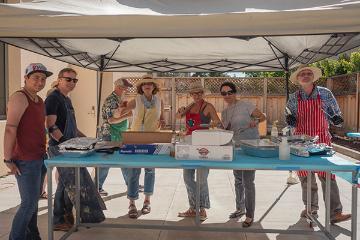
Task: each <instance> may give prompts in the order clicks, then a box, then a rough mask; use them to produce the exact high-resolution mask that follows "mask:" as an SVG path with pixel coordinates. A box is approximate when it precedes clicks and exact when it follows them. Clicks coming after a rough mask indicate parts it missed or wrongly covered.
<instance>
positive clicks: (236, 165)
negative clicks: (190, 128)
mask: <svg viewBox="0 0 360 240" xmlns="http://www.w3.org/2000/svg"><path fill="white" fill-rule="evenodd" d="M45 164H46V165H47V166H51V167H57V166H62V167H95V166H101V167H125V168H140V167H147V168H185V169H191V168H211V169H245V170H250V169H257V170H312V171H315V170H319V171H320V170H321V171H359V169H360V166H359V165H356V164H354V163H352V162H350V161H347V160H345V159H343V158H341V157H338V156H312V157H309V158H303V157H297V156H293V155H291V159H290V160H279V159H278V158H258V157H252V156H248V155H245V154H244V153H242V152H237V154H236V157H235V160H233V161H204V160H201V161H199V160H176V159H175V158H173V157H170V156H168V155H140V154H133V155H128V154H119V153H114V154H105V153H94V154H92V155H90V156H87V157H82V158H69V157H68V158H65V157H63V156H57V157H55V158H52V159H49V160H46V161H45Z"/></svg>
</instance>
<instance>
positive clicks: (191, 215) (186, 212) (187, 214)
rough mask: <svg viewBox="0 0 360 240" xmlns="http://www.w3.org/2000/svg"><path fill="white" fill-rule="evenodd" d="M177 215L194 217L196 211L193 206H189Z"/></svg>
mask: <svg viewBox="0 0 360 240" xmlns="http://www.w3.org/2000/svg"><path fill="white" fill-rule="evenodd" d="M178 217H196V212H195V210H194V209H193V208H189V209H188V210H186V211H185V212H179V213H178Z"/></svg>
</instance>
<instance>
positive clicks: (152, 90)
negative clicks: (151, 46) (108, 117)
mask: <svg viewBox="0 0 360 240" xmlns="http://www.w3.org/2000/svg"><path fill="white" fill-rule="evenodd" d="M136 88H137V93H138V95H137V96H136V97H135V99H133V100H131V101H130V102H129V103H128V104H127V106H126V107H125V108H124V109H123V110H122V111H129V110H133V120H132V124H131V131H160V128H161V127H164V126H165V121H164V117H163V103H162V101H161V99H160V97H159V96H158V95H157V93H158V92H159V86H158V84H157V83H156V80H155V79H153V78H152V76H151V75H145V76H144V77H143V78H142V81H140V82H139V83H138V84H137V86H136ZM140 173H141V168H132V169H129V171H128V185H127V187H128V191H127V192H128V193H127V196H128V199H129V200H130V203H129V217H130V218H137V217H138V212H137V209H136V206H135V200H136V199H138V198H139V178H140ZM154 184H155V169H154V168H145V178H144V194H145V200H144V204H143V207H142V209H141V212H142V214H148V213H150V211H151V207H150V196H151V195H152V194H153V192H154Z"/></svg>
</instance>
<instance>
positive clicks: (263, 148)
mask: <svg viewBox="0 0 360 240" xmlns="http://www.w3.org/2000/svg"><path fill="white" fill-rule="evenodd" d="M240 148H241V149H242V151H243V152H244V153H245V154H247V155H250V156H254V157H260V158H271V157H278V156H279V145H278V144H276V143H273V142H271V141H270V140H269V139H255V140H241V141H240Z"/></svg>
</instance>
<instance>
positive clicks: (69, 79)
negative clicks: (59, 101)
mask: <svg viewBox="0 0 360 240" xmlns="http://www.w3.org/2000/svg"><path fill="white" fill-rule="evenodd" d="M61 78H63V79H65V80H66V81H67V82H71V81H73V82H74V83H77V82H78V81H79V79H77V78H71V77H61Z"/></svg>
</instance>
